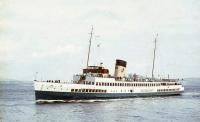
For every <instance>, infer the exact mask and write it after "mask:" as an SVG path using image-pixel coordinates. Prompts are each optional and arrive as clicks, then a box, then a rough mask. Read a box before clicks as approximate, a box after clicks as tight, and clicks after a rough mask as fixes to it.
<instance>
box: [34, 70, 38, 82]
mask: <svg viewBox="0 0 200 122" xmlns="http://www.w3.org/2000/svg"><path fill="white" fill-rule="evenodd" d="M37 74H38V72H35V78H34V81H37Z"/></svg>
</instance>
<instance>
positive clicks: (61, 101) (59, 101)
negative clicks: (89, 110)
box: [36, 99, 109, 104]
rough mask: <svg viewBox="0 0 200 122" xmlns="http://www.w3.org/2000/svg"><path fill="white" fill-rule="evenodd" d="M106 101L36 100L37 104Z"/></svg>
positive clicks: (99, 100)
mask: <svg viewBox="0 0 200 122" xmlns="http://www.w3.org/2000/svg"><path fill="white" fill-rule="evenodd" d="M106 101H109V100H106V99H91V100H36V103H37V104H45V103H94V102H106Z"/></svg>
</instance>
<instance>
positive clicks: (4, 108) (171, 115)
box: [0, 81, 200, 122]
mask: <svg viewBox="0 0 200 122" xmlns="http://www.w3.org/2000/svg"><path fill="white" fill-rule="evenodd" d="M34 97H35V96H34V91H33V83H32V82H22V81H9V82H8V81H6V82H5V81H4V82H0V122H1V121H2V122H15V121H17V122H36V121H39V122H40V121H41V122H48V121H50V122H55V121H59V122H68V121H69V122H133V121H135V122H137V121H148V122H159V121H160V122H165V121H166V122H167V121H169V122H174V121H179V122H200V81H199V82H195V83H193V82H192V81H190V82H189V81H188V82H187V81H185V93H183V95H181V96H171V97H149V98H131V99H130V98H129V99H111V100H85V101H76V102H68V103H48V104H36V103H35V99H34Z"/></svg>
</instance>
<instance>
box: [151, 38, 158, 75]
mask: <svg viewBox="0 0 200 122" xmlns="http://www.w3.org/2000/svg"><path fill="white" fill-rule="evenodd" d="M157 37H158V34H156V38H155V47H154V53H153V54H154V55H153V67H152V76H151V77H152V79H154V65H155V58H156V42H157Z"/></svg>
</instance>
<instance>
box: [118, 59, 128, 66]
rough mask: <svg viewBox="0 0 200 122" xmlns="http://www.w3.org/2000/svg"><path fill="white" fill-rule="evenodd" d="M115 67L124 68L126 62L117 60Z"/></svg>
mask: <svg viewBox="0 0 200 122" xmlns="http://www.w3.org/2000/svg"><path fill="white" fill-rule="evenodd" d="M116 65H118V66H123V67H126V61H124V60H119V59H117V60H116Z"/></svg>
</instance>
